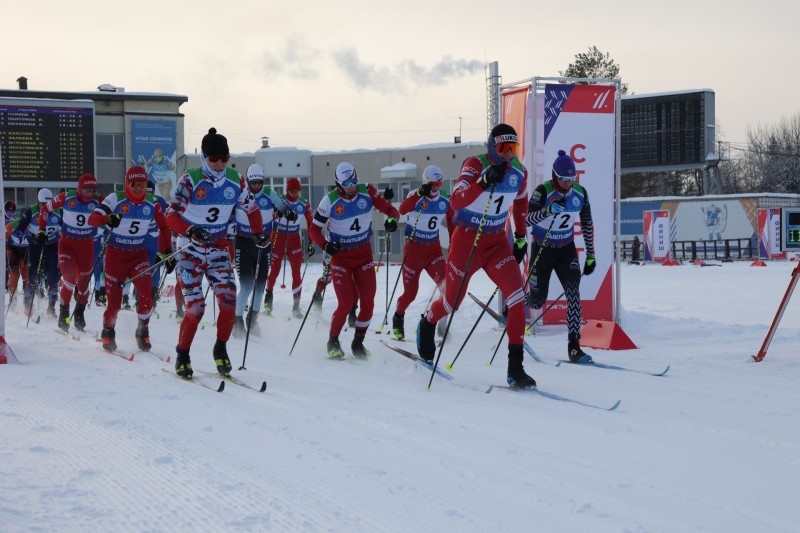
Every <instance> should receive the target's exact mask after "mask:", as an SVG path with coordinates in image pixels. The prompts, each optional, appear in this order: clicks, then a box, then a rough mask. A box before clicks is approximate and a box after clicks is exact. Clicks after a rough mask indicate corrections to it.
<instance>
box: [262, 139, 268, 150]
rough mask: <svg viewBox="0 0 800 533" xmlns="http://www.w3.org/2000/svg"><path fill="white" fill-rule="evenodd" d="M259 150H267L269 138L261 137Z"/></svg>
mask: <svg viewBox="0 0 800 533" xmlns="http://www.w3.org/2000/svg"><path fill="white" fill-rule="evenodd" d="M261 148H269V137H261Z"/></svg>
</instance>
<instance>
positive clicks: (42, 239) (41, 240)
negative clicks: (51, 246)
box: [36, 230, 47, 246]
mask: <svg viewBox="0 0 800 533" xmlns="http://www.w3.org/2000/svg"><path fill="white" fill-rule="evenodd" d="M46 242H47V232H46V231H45V230H41V231H40V232H39V233H37V234H36V243H37V244H39V245H42V246H43V245H44V244H45V243H46Z"/></svg>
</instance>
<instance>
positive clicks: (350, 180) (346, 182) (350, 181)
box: [341, 176, 358, 189]
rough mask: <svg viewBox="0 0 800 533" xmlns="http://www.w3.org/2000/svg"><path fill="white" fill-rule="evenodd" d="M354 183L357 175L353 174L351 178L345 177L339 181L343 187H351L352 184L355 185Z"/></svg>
mask: <svg viewBox="0 0 800 533" xmlns="http://www.w3.org/2000/svg"><path fill="white" fill-rule="evenodd" d="M356 184H358V177H357V176H353V177H352V178H347V179H346V180H344V181H343V182H342V183H341V185H342V187H344V188H345V189H346V188H348V187H352V186H353V185H356Z"/></svg>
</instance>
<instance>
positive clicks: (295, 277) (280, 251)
mask: <svg viewBox="0 0 800 533" xmlns="http://www.w3.org/2000/svg"><path fill="white" fill-rule="evenodd" d="M286 203H287V204H288V206H289V208H290V209H291V210H292V211H293V212H294V213H295V214H296V215H297V218H296V219H295V220H293V221H289V220H288V219H287V220H282V219H281V218H278V220H277V221H276V222H275V226H274V227H273V231H274V232H275V234H274V236H273V238H272V242H273V246H274V248H273V250H272V260H271V261H270V272H269V277H268V278H267V294H266V295H265V296H264V309H265V310H266V309H269V311H268V312H271V311H272V289H273V288H274V287H275V280H277V279H278V273H279V272H280V271H281V264H282V263H283V261H284V257H285V256H287V255H288V261H289V266H290V267H291V269H292V298H293V300H294V304H293V306H292V313H293V314H294V316H295V317H297V318H303V312H302V311H301V310H300V292H301V291H302V289H303V284H302V279H301V278H300V275H301V274H300V267H301V265H302V264H303V243H302V240H301V239H300V218H299V217H300V216H304V217H305V219H306V224H307V225H308V227H311V224H313V220H312V218H311V205H309V203H308V200H306V199H305V198H302V197H301V196H300V180H299V179H297V178H289V179H288V180H286ZM279 217H280V216H279ZM309 248H310V250H309V254H313V253H314V245H313V243H312V244H311V246H310V247H309ZM285 275H286V273H284V276H285Z"/></svg>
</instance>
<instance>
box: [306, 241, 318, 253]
mask: <svg viewBox="0 0 800 533" xmlns="http://www.w3.org/2000/svg"><path fill="white" fill-rule="evenodd" d="M315 253H317V247H316V246H314V243H313V242H310V243H308V257H311V256H312V255H314V254H315Z"/></svg>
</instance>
